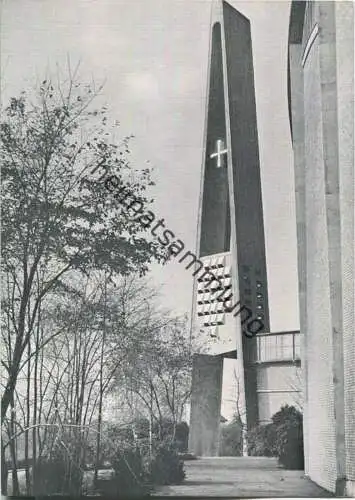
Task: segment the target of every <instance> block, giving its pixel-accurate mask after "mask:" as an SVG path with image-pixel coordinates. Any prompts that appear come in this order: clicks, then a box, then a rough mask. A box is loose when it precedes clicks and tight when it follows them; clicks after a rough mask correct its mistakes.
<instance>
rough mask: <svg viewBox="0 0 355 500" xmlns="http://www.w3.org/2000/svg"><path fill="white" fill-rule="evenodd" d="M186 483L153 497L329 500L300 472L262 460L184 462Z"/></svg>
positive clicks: (160, 490)
mask: <svg viewBox="0 0 355 500" xmlns="http://www.w3.org/2000/svg"><path fill="white" fill-rule="evenodd" d="M185 471H186V479H185V481H184V482H183V483H182V484H180V485H176V486H163V487H160V488H159V489H158V490H157V491H156V492H155V495H157V496H190V497H192V496H200V497H208V496H214V497H216V496H218V497H223V496H225V497H233V498H246V497H249V498H257V497H259V498H260V497H273V498H275V497H330V496H333V495H331V494H330V493H328V492H326V491H325V490H323V489H322V488H320V487H319V486H317V485H316V484H314V483H313V482H312V481H310V480H309V479H307V478H305V477H304V474H303V471H290V470H284V469H282V468H279V467H278V465H277V461H276V459H273V458H263V457H245V458H244V457H230V458H229V457H221V458H200V459H197V460H192V461H186V462H185Z"/></svg>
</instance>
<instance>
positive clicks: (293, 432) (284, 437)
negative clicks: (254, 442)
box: [272, 405, 304, 469]
mask: <svg viewBox="0 0 355 500" xmlns="http://www.w3.org/2000/svg"><path fill="white" fill-rule="evenodd" d="M272 425H273V428H274V432H275V434H276V452H277V456H278V457H279V462H280V463H281V464H282V465H283V466H284V467H286V468H287V469H303V468H304V455H303V423H302V414H301V413H300V412H299V411H298V410H297V409H296V408H295V407H294V406H288V405H286V406H283V407H282V408H281V410H280V411H278V412H277V413H275V415H274V416H273V417H272Z"/></svg>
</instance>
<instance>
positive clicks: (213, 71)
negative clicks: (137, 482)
mask: <svg viewBox="0 0 355 500" xmlns="http://www.w3.org/2000/svg"><path fill="white" fill-rule="evenodd" d="M200 193H201V194H200V206H199V215H198V230H197V244H196V247H197V251H196V255H197V256H198V259H199V262H200V263H201V264H202V265H203V269H202V270H201V269H200V270H198V269H197V268H196V267H195V270H196V273H195V281H194V291H193V308H192V317H193V330H194V332H195V334H197V335H198V336H199V337H200V339H201V340H202V341H203V344H204V346H205V348H206V350H205V352H204V354H203V355H200V356H198V355H196V356H195V362H194V369H193V382H192V397H191V408H190V438H189V449H190V451H191V452H193V453H195V454H197V455H202V456H213V455H216V454H218V449H219V446H218V441H219V423H220V417H221V416H223V417H224V418H227V420H229V421H230V420H231V419H232V418H233V416H235V415H236V414H238V416H239V417H240V418H241V420H242V422H243V429H245V430H247V429H251V428H253V427H254V426H255V425H257V424H258V423H259V421H260V415H259V414H260V413H261V415H262V418H261V420H262V421H268V420H270V418H271V416H272V414H273V413H275V412H276V411H278V410H279V409H280V407H281V406H282V405H283V404H286V403H290V404H292V403H293V399H292V398H293V397H294V395H295V393H297V394H298V393H299V390H298V389H294V387H293V381H294V379H295V376H296V372H297V369H298V368H299V364H298V359H299V354H297V356H295V346H294V344H295V336H298V337H299V332H281V333H280V334H277V335H275V334H270V325H269V305H268V284H267V269H266V257H265V236H264V222H263V206H262V193H261V179H260V164H259V148H258V132H257V120H256V103H255V91H254V70H253V55H252V43H251V30H250V22H249V20H248V19H247V18H245V16H243V15H242V14H240V13H239V12H238V11H236V10H235V9H233V8H232V7H231V6H230V5H229V4H227V3H226V2H222V1H221V2H216V3H215V4H214V13H213V16H212V23H211V46H210V59H209V79H208V91H207V102H206V130H205V137H204V151H203V167H202V176H201V191H200ZM204 271H207V275H206V274H204ZM208 273H213V275H214V276H215V278H216V279H215V280H214V281H213V280H212V282H211V280H210V278H211V275H210V274H208ZM253 321H254V324H253V325H252V326H250V325H251V324H252V322H253ZM256 333H257V335H256ZM264 337H265V338H264ZM266 337H268V338H266ZM288 341H290V342H291V344H289V345H288V346H287V345H286V344H287V342H288ZM290 349H291V351H290ZM271 351H274V352H275V354H276V358H275V357H274V358H270V356H269V353H270V352H271ZM290 352H291V355H289V353H290ZM264 364H265V367H264V368H263V365H264ZM217 366H218V369H217ZM212 367H214V368H212ZM277 372H278V373H279V375H278V376H276V377H274V376H273V374H274V373H277ZM284 376H285V379H284V378H283V377H284ZM221 381H222V382H221ZM218 405H219V407H218V408H217V406H218ZM217 410H218V411H217ZM243 444H244V450H243V451H244V453H246V452H247V449H246V441H245V440H244V443H243Z"/></svg>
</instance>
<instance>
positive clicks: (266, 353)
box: [255, 331, 301, 363]
mask: <svg viewBox="0 0 355 500" xmlns="http://www.w3.org/2000/svg"><path fill="white" fill-rule="evenodd" d="M286 336H291V337H292V343H290V344H289V345H284V344H283V343H282V341H281V342H279V343H278V342H277V339H278V338H285V337H286ZM296 338H300V332H299V331H292V332H280V333H276V332H273V333H261V334H258V335H256V344H257V345H256V359H255V362H256V363H272V362H282V361H292V362H295V361H299V360H300V359H301V356H300V352H299V351H300V345H299V344H297V343H296ZM264 339H269V342H267V341H266V340H264Z"/></svg>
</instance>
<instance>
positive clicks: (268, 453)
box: [247, 424, 277, 457]
mask: <svg viewBox="0 0 355 500" xmlns="http://www.w3.org/2000/svg"><path fill="white" fill-rule="evenodd" d="M247 440H248V454H249V455H251V456H254V457H275V456H277V450H276V444H275V433H274V427H273V424H266V425H258V426H256V427H254V429H252V430H251V431H250V432H248V436H247Z"/></svg>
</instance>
